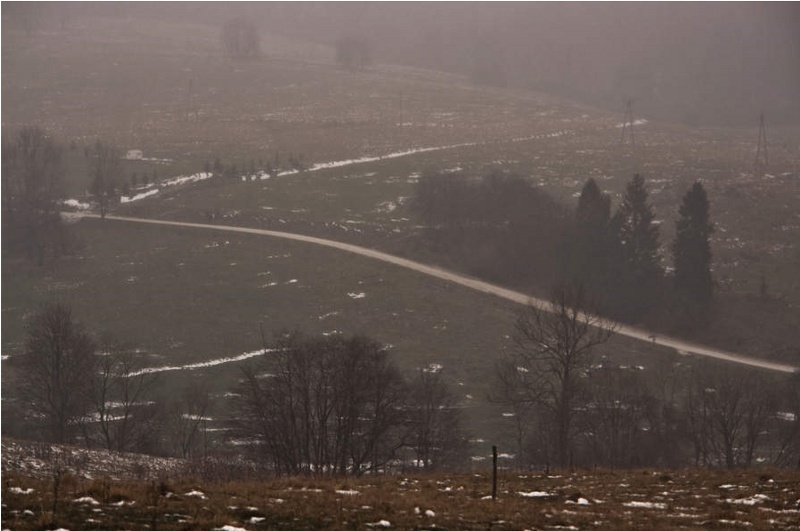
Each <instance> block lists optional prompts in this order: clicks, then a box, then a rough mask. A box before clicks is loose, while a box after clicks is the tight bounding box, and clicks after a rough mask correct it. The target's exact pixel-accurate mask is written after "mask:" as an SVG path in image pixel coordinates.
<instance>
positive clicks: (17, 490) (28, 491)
mask: <svg viewBox="0 0 800 531" xmlns="http://www.w3.org/2000/svg"><path fill="white" fill-rule="evenodd" d="M8 492H10V493H11V494H32V493H33V489H31V488H28V489H23V488H21V487H11V488H9V489H8Z"/></svg>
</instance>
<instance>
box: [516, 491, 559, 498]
mask: <svg viewBox="0 0 800 531" xmlns="http://www.w3.org/2000/svg"><path fill="white" fill-rule="evenodd" d="M517 494H519V495H520V496H522V497H523V498H549V497H550V496H552V494H550V493H549V492H545V491H543V490H532V491H530V492H522V491H520V492H517Z"/></svg>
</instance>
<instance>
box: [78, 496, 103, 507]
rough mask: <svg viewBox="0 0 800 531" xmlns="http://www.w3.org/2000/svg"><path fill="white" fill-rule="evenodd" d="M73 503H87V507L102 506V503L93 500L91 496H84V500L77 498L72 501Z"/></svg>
mask: <svg viewBox="0 0 800 531" xmlns="http://www.w3.org/2000/svg"><path fill="white" fill-rule="evenodd" d="M72 503H85V504H86V505H100V502H99V501H97V500H95V499H94V498H92V497H91V496H84V497H83V498H77V499H75V500H72Z"/></svg>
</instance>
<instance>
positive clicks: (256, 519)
mask: <svg viewBox="0 0 800 531" xmlns="http://www.w3.org/2000/svg"><path fill="white" fill-rule="evenodd" d="M266 519H267V517H266V516H251V517H250V523H251V524H260V523H261V522H263V521H264V520H266Z"/></svg>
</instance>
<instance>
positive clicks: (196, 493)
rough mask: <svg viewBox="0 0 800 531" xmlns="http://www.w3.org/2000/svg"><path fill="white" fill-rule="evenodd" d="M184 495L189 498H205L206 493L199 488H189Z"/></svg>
mask: <svg viewBox="0 0 800 531" xmlns="http://www.w3.org/2000/svg"><path fill="white" fill-rule="evenodd" d="M184 496H187V497H189V498H200V499H201V500H205V499H206V495H205V494H204V493H203V492H201V491H199V490H190V491H189V492H187V493H186V494H184Z"/></svg>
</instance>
